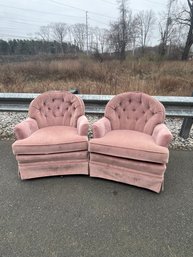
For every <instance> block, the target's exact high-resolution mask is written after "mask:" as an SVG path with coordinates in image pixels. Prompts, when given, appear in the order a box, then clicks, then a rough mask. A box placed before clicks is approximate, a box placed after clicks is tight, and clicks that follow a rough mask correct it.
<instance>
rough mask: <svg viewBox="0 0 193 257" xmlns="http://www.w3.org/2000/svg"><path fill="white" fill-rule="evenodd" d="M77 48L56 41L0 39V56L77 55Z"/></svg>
mask: <svg viewBox="0 0 193 257" xmlns="http://www.w3.org/2000/svg"><path fill="white" fill-rule="evenodd" d="M77 52H79V48H78V47H77V46H75V45H73V44H70V43H64V42H63V43H62V45H61V44H60V43H58V42H57V41H52V42H48V41H42V40H19V39H13V40H9V41H5V40H1V39H0V55H38V54H61V53H62V54H65V53H72V54H74V53H77Z"/></svg>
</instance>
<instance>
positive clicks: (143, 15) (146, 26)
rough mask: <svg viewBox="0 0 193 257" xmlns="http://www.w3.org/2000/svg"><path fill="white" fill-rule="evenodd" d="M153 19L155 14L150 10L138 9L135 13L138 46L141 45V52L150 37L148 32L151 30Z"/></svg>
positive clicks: (143, 50)
mask: <svg viewBox="0 0 193 257" xmlns="http://www.w3.org/2000/svg"><path fill="white" fill-rule="evenodd" d="M155 21H156V19H155V14H154V12H153V11H152V10H149V11H140V12H139V13H138V15H137V23H138V24H137V27H138V39H139V46H140V47H141V49H142V53H143V54H144V52H145V47H146V45H147V42H148V40H149V38H150V33H152V31H153V27H154V24H155ZM151 35H152V34H151Z"/></svg>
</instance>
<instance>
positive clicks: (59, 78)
mask: <svg viewBox="0 0 193 257" xmlns="http://www.w3.org/2000/svg"><path fill="white" fill-rule="evenodd" d="M72 88H77V89H79V91H80V93H82V94H118V93H121V92H125V91H143V92H146V93H148V94H150V95H175V96H180V95H182V96H190V95H191V94H192V91H193V63H192V62H191V61H189V62H180V61H162V62H161V61H159V62H155V61H147V60H130V61H129V60H127V61H125V62H123V63H120V62H119V61H115V60H114V61H105V62H103V63H99V62H97V61H95V60H91V59H76V60H51V61H41V60H36V61H25V62H18V63H8V64H0V92H33V93H41V92H44V91H47V90H57V89H64V90H69V89H72Z"/></svg>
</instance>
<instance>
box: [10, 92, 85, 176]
mask: <svg viewBox="0 0 193 257" xmlns="http://www.w3.org/2000/svg"><path fill="white" fill-rule="evenodd" d="M84 112H85V109H84V103H83V101H82V100H81V99H80V98H79V97H77V96H75V95H73V94H71V93H69V92H65V91H50V92H46V93H43V94H41V95H39V96H38V97H37V98H36V99H34V100H33V101H32V102H31V104H30V106H29V118H27V119H26V120H25V121H23V122H21V123H20V124H18V125H16V126H15V128H14V132H15V136H16V139H17V140H16V141H15V142H14V143H13V145H12V150H13V153H14V154H15V155H16V160H17V161H18V168H19V174H20V176H21V179H30V178H37V177H44V176H54V175H68V174H69V175H70V174H87V175H88V137H87V134H88V120H87V118H86V116H85V115H84Z"/></svg>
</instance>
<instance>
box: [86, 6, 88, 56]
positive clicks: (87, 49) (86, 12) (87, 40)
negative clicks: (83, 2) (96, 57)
mask: <svg viewBox="0 0 193 257" xmlns="http://www.w3.org/2000/svg"><path fill="white" fill-rule="evenodd" d="M86 54H87V55H88V11H86Z"/></svg>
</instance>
